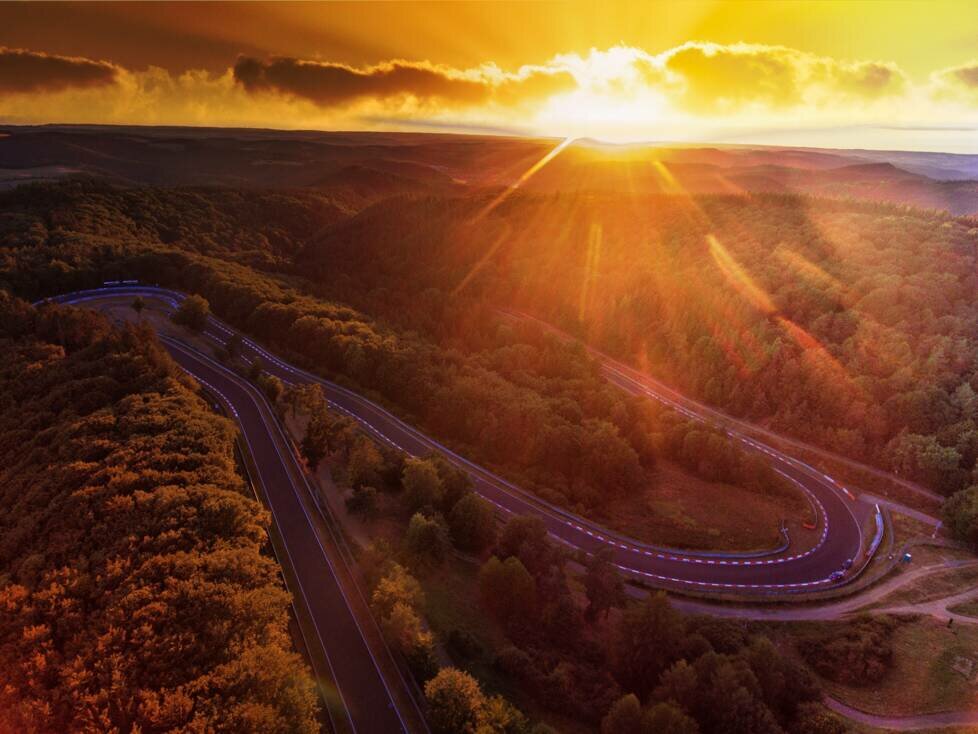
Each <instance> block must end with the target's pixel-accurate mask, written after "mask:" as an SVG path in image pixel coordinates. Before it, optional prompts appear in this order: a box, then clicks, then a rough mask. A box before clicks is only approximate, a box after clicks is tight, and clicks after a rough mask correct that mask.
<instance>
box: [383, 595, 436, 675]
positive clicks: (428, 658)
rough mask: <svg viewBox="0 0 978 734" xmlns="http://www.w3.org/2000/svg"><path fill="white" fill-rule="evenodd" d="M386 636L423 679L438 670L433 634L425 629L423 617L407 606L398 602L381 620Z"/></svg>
mask: <svg viewBox="0 0 978 734" xmlns="http://www.w3.org/2000/svg"><path fill="white" fill-rule="evenodd" d="M380 626H381V629H382V630H383V632H384V636H385V637H386V638H387V640H388V641H389V642H390V643H391V645H392V646H393V647H394V649H395V650H398V651H399V652H400V653H401V654H402V655H404V657H405V658H407V660H408V662H409V663H410V664H411V668H412V669H413V670H414V671H415V672H417V673H418V674H419V676H420V677H422V678H430V677H431V675H432V674H433V673H434V671H435V670H437V664H436V663H435V653H434V650H435V646H434V638H433V637H432V634H431V633H430V632H428V631H427V630H426V629H424V625H423V624H422V622H421V617H420V616H419V615H418V613H417V612H416V611H415V610H414V609H412V608H411V607H409V606H408V605H407V604H402V603H401V602H398V603H397V604H395V605H394V608H393V609H391V611H390V613H389V614H387V615H385V616H384V617H382V618H381V619H380Z"/></svg>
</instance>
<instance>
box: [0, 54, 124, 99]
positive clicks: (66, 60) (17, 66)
mask: <svg viewBox="0 0 978 734" xmlns="http://www.w3.org/2000/svg"><path fill="white" fill-rule="evenodd" d="M118 73H119V69H118V67H116V66H114V65H113V64H110V63H108V62H106V61H94V60H92V59H85V58H77V57H72V56H54V55H51V54H46V53H41V52H37V51H28V50H26V49H20V48H5V47H2V46H0V94H5V93H6V94H10V93H24V92H57V91H61V90H64V89H69V88H81V89H85V88H91V87H100V86H105V85H107V84H112V83H113V82H115V80H116V77H117V75H118Z"/></svg>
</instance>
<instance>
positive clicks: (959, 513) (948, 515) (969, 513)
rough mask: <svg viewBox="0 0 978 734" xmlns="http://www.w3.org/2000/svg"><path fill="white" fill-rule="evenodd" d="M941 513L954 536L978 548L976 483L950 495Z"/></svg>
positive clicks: (977, 488) (977, 491)
mask: <svg viewBox="0 0 978 734" xmlns="http://www.w3.org/2000/svg"><path fill="white" fill-rule="evenodd" d="M941 514H942V516H943V517H944V522H945V523H947V526H948V528H950V530H951V532H952V533H953V534H954V537H956V538H957V539H958V540H962V541H964V542H965V543H968V544H969V545H970V546H971V547H972V548H978V485H974V486H971V487H968V488H967V489H963V490H961V491H960V492H957V493H955V494H954V495H952V496H951V498H950V499H948V500H947V501H946V502H945V503H944V507H943V508H941Z"/></svg>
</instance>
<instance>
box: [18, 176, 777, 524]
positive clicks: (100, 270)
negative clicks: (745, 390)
mask: <svg viewBox="0 0 978 734" xmlns="http://www.w3.org/2000/svg"><path fill="white" fill-rule="evenodd" d="M31 190H33V191H35V192H36V195H33V194H32V195H28V194H27V193H24V191H27V189H24V190H23V191H21V192H20V193H18V194H17V195H16V196H15V195H13V194H5V195H3V196H0V208H2V209H3V210H4V211H5V212H7V214H6V215H5V216H6V218H7V219H6V221H7V223H8V225H7V226H6V228H5V229H6V232H7V234H6V236H5V237H4V240H3V241H4V242H7V243H14V244H8V247H7V248H6V249H5V250H4V251H3V252H4V257H5V261H4V265H3V267H2V268H0V282H7V283H8V284H9V285H10V286H11V287H14V288H16V289H17V290H18V291H19V292H21V293H24V294H28V295H30V296H32V297H37V296H39V295H45V294H49V293H54V292H61V291H64V290H69V289H72V288H81V287H85V286H91V285H93V284H98V283H100V282H101V281H102V280H103V279H110V278H119V277H124V278H139V279H141V280H143V281H144V282H149V283H160V284H163V285H167V286H171V287H175V288H180V289H183V290H187V291H190V292H195V293H200V294H202V295H203V296H204V297H206V299H207V300H208V301H209V302H210V304H211V306H212V307H213V309H214V311H215V312H217V313H218V314H220V315H221V316H223V317H225V318H227V319H228V320H230V321H231V322H233V323H234V324H236V325H237V326H239V327H241V328H243V329H245V330H247V331H248V332H250V333H251V334H253V335H255V336H256V337H258V338H259V339H261V340H262V341H264V342H265V343H267V344H268V345H270V346H271V347H273V348H275V349H276V350H279V351H280V352H282V353H284V354H285V355H287V356H289V357H290V358H292V359H293V360H294V361H296V362H299V363H301V364H303V365H305V366H307V367H309V368H311V369H313V370H316V371H319V372H320V373H321V374H324V375H325V376H330V377H341V378H342V379H343V380H345V381H346V382H347V383H348V384H351V385H353V386H355V387H357V388H358V389H361V390H366V391H367V392H368V393H372V394H373V395H374V396H375V397H377V398H378V399H380V400H382V401H383V402H385V403H386V404H387V405H388V406H390V407H392V408H393V409H395V410H396V411H397V412H398V413H399V414H401V415H402V416H404V417H405V418H407V419H409V420H410V421H411V422H413V423H415V424H416V425H419V426H422V427H424V428H425V429H427V430H428V431H430V432H431V433H433V434H434V435H436V436H438V437H439V438H441V439H443V440H445V441H447V442H448V443H450V444H451V445H453V446H455V447H457V448H459V449H461V450H464V451H465V452H466V453H467V454H469V455H470V456H472V457H473V458H475V459H477V460H479V461H480V462H482V463H484V464H486V465H488V466H491V467H494V468H496V469H497V470H499V471H501V472H502V473H504V474H506V475H507V476H508V477H510V478H511V479H513V480H515V481H517V482H519V483H520V484H521V485H523V486H525V487H526V488H527V489H529V490H531V491H534V492H536V493H537V494H538V495H539V496H541V497H543V498H544V499H546V500H548V501H550V502H554V503H557V504H560V505H563V506H566V507H569V508H571V509H573V510H575V511H578V512H581V513H584V514H589V515H591V516H593V517H596V518H597V519H599V520H600V519H602V515H601V512H602V508H603V506H604V505H605V503H606V502H607V501H608V500H609V499H611V498H614V497H619V496H622V495H625V494H628V493H633V492H637V491H641V490H642V489H644V488H645V487H647V486H648V485H649V484H650V483H653V482H654V481H655V474H654V472H655V460H656V455H657V453H656V452H657V448H656V445H655V442H654V441H653V440H652V438H651V436H652V434H653V433H655V432H661V430H663V429H662V427H661V426H660V425H659V419H660V415H659V414H660V412H661V411H657V410H656V409H655V408H653V407H650V406H649V405H647V402H648V401H643V400H637V399H633V398H628V397H627V396H625V395H624V394H623V393H622V392H621V391H619V390H617V389H616V388H614V387H612V386H611V385H609V384H608V383H607V382H606V381H605V380H604V378H603V377H602V376H601V374H600V372H599V370H598V368H597V366H596V364H595V363H594V362H592V361H591V360H590V359H589V358H588V357H587V355H586V353H585V352H584V351H583V350H582V349H581V348H580V347H579V346H576V345H574V344H572V343H567V342H563V341H561V340H559V339H556V338H554V337H552V336H550V335H547V334H546V333H544V332H543V331H541V330H540V329H539V328H536V327H533V326H528V325H521V324H508V323H500V322H499V319H498V316H497V314H495V312H494V311H493V309H492V308H491V307H490V306H489V305H488V304H470V305H472V306H473V307H472V308H471V309H466V310H465V313H466V315H465V316H464V317H463V318H464V319H465V323H466V329H465V330H464V332H465V333H467V334H469V335H470V336H469V337H468V340H467V341H466V342H464V343H463V342H461V341H459V340H458V339H450V338H442V336H437V337H435V338H431V337H430V336H429V337H425V336H424V335H419V334H418V333H416V332H414V331H411V330H406V329H394V328H391V327H389V326H385V324H384V322H382V321H381V322H379V321H376V320H373V319H371V318H369V317H367V316H365V315H364V314H363V313H362V312H360V311H357V310H355V309H353V308H350V307H348V306H344V305H340V304H337V303H335V302H332V301H329V300H326V299H325V298H324V297H323V294H324V293H325V292H326V290H328V289H325V290H324V289H323V288H321V287H319V286H316V285H315V284H313V283H311V282H309V281H307V280H303V279H301V278H298V277H296V276H286V275H278V276H273V275H271V274H269V273H266V272H262V271H260V270H258V269H256V268H252V267H247V266H245V265H242V264H240V262H233V260H235V259H240V258H238V257H237V255H235V254H234V253H235V252H236V251H235V250H234V248H233V245H232V244H231V243H225V244H224V245H223V246H222V248H221V249H219V250H217V251H216V252H215V253H214V254H218V255H221V257H220V258H217V257H211V256H210V255H211V251H210V250H208V254H207V255H202V254H198V252H197V251H196V250H197V249H206V248H198V247H196V246H191V245H190V244H188V242H195V241H196V240H193V238H191V237H189V236H188V237H187V238H184V239H183V240H180V241H174V242H171V243H169V244H167V243H165V242H164V241H163V240H162V239H161V238H160V237H159V236H158V234H157V233H155V230H148V234H147V230H144V229H135V230H133V231H131V232H128V233H126V227H127V226H128V224H127V223H129V222H130V221H134V220H135V221H139V222H145V221H151V220H154V218H155V217H154V215H153V214H152V212H153V211H154V207H157V206H158V205H159V204H158V200H159V198H160V197H166V196H177V193H173V192H163V193H160V192H157V191H154V190H145V189H122V190H117V189H114V188H113V187H109V186H106V185H100V184H96V183H91V182H89V183H86V184H82V183H75V182H73V183H71V184H62V185H49V186H40V187H33V189H31ZM18 191H20V190H18ZM44 192H49V193H44ZM194 193H195V194H196V193H198V192H194ZM201 195H202V194H201ZM182 196H184V197H185V198H178V199H177V201H178V202H179V203H180V205H182V206H186V207H187V208H188V212H187V214H186V217H185V221H186V223H188V226H195V225H194V223H196V222H198V221H199V220H202V219H203V220H206V219H207V218H208V217H209V216H210V212H211V210H212V209H218V210H220V209H221V207H222V206H223V205H222V204H221V196H225V197H229V198H230V199H231V201H232V202H236V201H237V199H236V198H235V197H236V196H237V195H236V194H234V193H233V192H230V193H225V194H221V193H213V194H210V195H209V196H210V199H207V200H206V206H205V205H204V204H201V203H200V202H199V201H198V199H194V198H192V197H191V196H190V194H183V195H182ZM249 196H258V194H255V193H252V194H249ZM269 196H272V197H273V201H275V200H277V198H278V197H280V195H278V194H274V195H269ZM4 197H6V198H4ZM90 199H94V200H95V201H98V202H99V205H100V209H99V212H100V217H99V218H93V217H91V216H89V215H88V206H89V204H88V202H89V200H90ZM258 205H260V202H256V206H258ZM296 205H298V204H296ZM45 207H47V208H45ZM142 209H149V210H150V213H138V214H137V213H135V212H140V211H141V210H142ZM269 211H270V212H271V214H270V217H271V215H272V214H275V213H276V211H277V210H276V209H275V208H274V207H270V208H269ZM235 212H236V209H235V208H234V207H231V208H230V211H229V212H225V213H223V214H220V215H216V216H219V219H221V220H222V221H223V218H224V217H228V218H232V217H233V216H235V215H236V214H235ZM289 212H291V210H288V212H287V213H289ZM290 216H291V215H290ZM308 220H309V217H306V218H305V219H303V218H299V225H297V229H296V230H295V234H294V236H295V237H298V236H300V235H301V234H302V233H303V232H306V231H307V230H308V229H309V227H308V226H306V224H303V222H307V221H308ZM246 221H247V220H246ZM11 223H12V224H11ZM288 226H289V225H288V224H287V222H285V221H282V222H279V221H278V220H277V219H274V218H270V219H269V222H268V223H267V224H266V229H273V230H277V229H278V228H279V227H282V228H287V227H288ZM27 232H34V233H35V234H36V238H35V239H34V241H32V242H31V241H28V242H25V241H24V240H23V239H22V238H23V237H25V236H26V234H25V233H27ZM246 242H247V240H246ZM109 243H111V244H109ZM178 246H179V248H180V249H177V247H178ZM228 253H230V254H229V255H228ZM225 255H227V257H225ZM446 303H448V301H447V300H446V297H445V296H444V295H437V296H436V295H432V296H431V298H430V299H428V300H425V299H424V298H423V299H422V304H421V305H420V306H419V307H418V308H419V309H421V310H423V311H424V312H426V313H429V314H430V315H432V317H433V318H435V319H436V322H437V323H441V322H442V319H443V318H444V319H446V320H445V321H444V323H445V324H446V325H448V326H450V325H451V322H450V321H449V320H447V317H446V315H445V313H443V310H444V304H446ZM440 304H441V305H440ZM392 322H393V323H395V324H397V323H399V322H396V320H392ZM670 430H671V431H672V432H675V431H676V430H679V429H678V428H676V427H675V426H673V427H672V428H670ZM664 446H667V442H660V446H659V448H660V449H662V450H664V449H663V447H664ZM714 447H716V448H717V449H718V451H719V453H718V455H717V456H716V457H714V458H715V461H714V460H713V459H711V457H710V456H709V455H708V453H709V452H710V451H711V450H712V449H713V448H714ZM732 450H733V451H739V449H731V448H730V447H729V446H728V447H720V446H719V445H718V444H715V443H714V442H707V444H705V445H704V447H703V451H704V452H706V453H704V454H703V455H702V456H701V457H699V459H698V460H697V461H695V462H687V465H688V466H691V467H694V468H697V467H703V468H706V469H708V470H710V471H712V470H714V469H715V467H717V466H719V465H721V464H722V465H726V464H729V463H730V461H729V454H730V452H731V451H732ZM737 461H740V460H739V459H738V460H737ZM725 476H727V479H726V480H737V481H739V480H738V479H737V477H740V478H744V477H746V475H745V474H744V473H743V472H740V473H739V474H738V473H736V472H734V473H730V472H727V474H726V475H725ZM775 481H776V480H775ZM751 482H753V479H751ZM763 491H767V489H766V488H764V489H763ZM653 540H654V539H653Z"/></svg>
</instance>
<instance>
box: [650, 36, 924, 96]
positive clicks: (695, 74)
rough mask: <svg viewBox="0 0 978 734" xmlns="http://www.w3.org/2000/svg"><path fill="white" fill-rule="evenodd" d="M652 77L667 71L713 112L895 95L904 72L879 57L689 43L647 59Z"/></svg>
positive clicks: (903, 80) (687, 93) (686, 93)
mask: <svg viewBox="0 0 978 734" xmlns="http://www.w3.org/2000/svg"><path fill="white" fill-rule="evenodd" d="M648 65H649V67H650V68H651V69H652V71H651V72H647V77H649V74H651V78H650V79H649V80H650V82H654V81H655V80H656V79H658V78H661V70H663V69H664V70H665V71H666V72H671V73H672V74H673V75H674V81H676V82H678V83H679V85H680V86H681V89H682V91H681V93H680V95H679V96H680V99H681V101H682V102H683V103H684V104H685V106H686V107H687V108H689V109H692V110H695V111H698V112H715V111H718V110H723V109H729V108H736V107H740V106H744V105H748V104H762V105H764V106H767V107H772V108H784V107H793V106H798V105H802V104H816V105H818V104H821V103H825V102H828V101H830V100H832V99H835V101H838V97H839V95H844V96H846V97H848V98H857V99H863V100H865V99H876V98H879V97H883V96H887V95H894V94H898V93H900V92H901V91H903V89H904V88H905V86H906V81H907V80H906V77H905V76H904V74H903V72H901V71H900V70H899V69H898V68H897V67H896V66H894V65H892V64H887V63H883V62H878V61H859V62H847V61H840V60H837V59H832V58H828V57H824V56H815V55H814V54H809V53H805V52H803V51H798V50H796V49H791V48H785V47H783V46H763V45H757V44H746V43H737V44H732V45H719V44H714V43H698V42H695V43H687V44H684V45H682V46H679V47H678V48H676V49H673V50H671V51H667V52H665V53H664V54H661V55H660V56H659V57H657V58H655V59H653V60H650V62H649V64H648Z"/></svg>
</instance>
